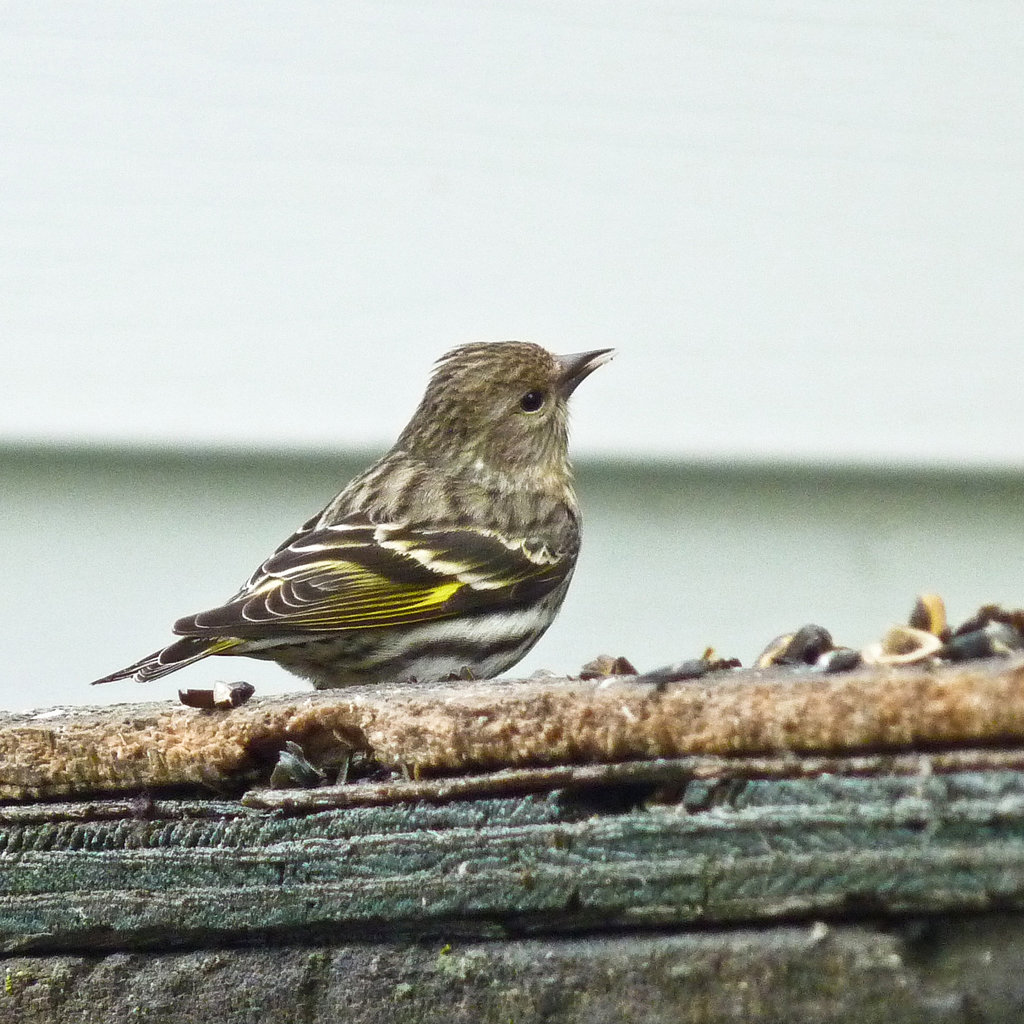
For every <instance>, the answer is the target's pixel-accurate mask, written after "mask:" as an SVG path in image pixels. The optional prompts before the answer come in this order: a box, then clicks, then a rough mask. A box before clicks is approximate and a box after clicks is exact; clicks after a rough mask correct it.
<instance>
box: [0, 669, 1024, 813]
mask: <svg viewBox="0 0 1024 1024" xmlns="http://www.w3.org/2000/svg"><path fill="white" fill-rule="evenodd" d="M285 740H294V741H296V742H298V743H300V744H301V745H302V746H303V748H304V749H305V750H306V751H307V753H308V754H309V755H310V756H311V757H312V758H313V759H317V758H324V757H329V756H337V755H338V754H340V753H342V752H343V751H344V750H346V749H356V750H360V751H363V752H365V753H367V754H368V755H370V756H371V757H372V758H374V759H375V760H376V761H378V762H380V763H381V764H384V765H388V766H393V767H401V766H411V767H412V768H413V769H414V772H415V773H418V774H421V775H422V774H457V773H462V772H469V771H479V770H482V769H483V770H486V769H494V768H503V767H517V766H518V767H522V766H536V765H557V764H587V763H595V762H599V763H607V762H617V761H626V760H631V759H638V758H658V757H678V756H683V755H689V754H713V755H730V756H731V755H757V754H766V753H779V752H798V753H806V754H822V753H829V754H834V753H857V752H863V751H866V750H874V751H879V750H889V751H896V750H900V749H906V748H914V747H922V746H923V747H929V746H935V745H956V744H965V743H966V744H979V743H987V744H998V743H1008V742H1016V743H1020V742H1022V741H1024V660H1022V659H1021V658H1020V657H1016V658H1014V659H1012V660H1009V659H1007V660H997V661H994V662H988V663H980V662H970V663H965V664H963V665H954V666H942V667H928V668H915V669H901V670H896V669H881V668H874V669H868V670H863V671H858V672H851V673H848V674H844V675H836V676H824V675H820V674H815V673H811V672H805V673H794V672H784V671H777V670H773V671H760V670H746V671H740V672H736V673H728V674H723V675H721V676H716V677H711V678H708V679H705V680H700V681H697V682H687V683H680V684H670V685H668V686H666V687H664V688H658V687H653V686H649V685H643V684H640V683H636V682H632V681H630V680H628V679H617V680H609V681H606V682H581V681H579V680H551V679H544V680H527V681H519V682H516V681H500V680H498V681H490V682H486V683H467V684H460V685H457V686H456V685H449V686H433V687H415V686H375V687H364V688H352V689H348V690H342V691H329V692H322V693H313V694H303V695H298V696H285V697H270V698H264V699H261V700H255V701H252V702H250V704H247V705H245V706H243V707H241V708H236V709H234V710H232V711H225V712H217V711H213V712H205V711H197V710H195V709H192V708H185V707H181V706H178V705H172V704H149V705H123V706H117V707H110V708H99V709H81V710H67V709H64V710H61V709H57V710H55V711H48V712H37V713H34V714H28V715H5V716H0V798H7V799H28V798H53V797H59V796H65V795H83V794H89V793H96V792H101V791H121V792H125V791H135V790H138V789H142V788H154V787H162V786H163V787H166V786H175V785H182V784H192V785H208V786H211V787H213V788H215V789H216V788H218V787H219V788H221V789H223V788H224V787H234V788H237V787H239V786H241V785H244V784H246V782H247V781H248V782H251V781H253V780H255V779H258V778H259V777H261V776H262V775H265V774H266V771H267V768H268V765H269V763H271V762H272V761H273V759H274V757H275V755H276V753H277V751H279V750H280V749H281V746H282V745H283V743H284V742H285Z"/></svg>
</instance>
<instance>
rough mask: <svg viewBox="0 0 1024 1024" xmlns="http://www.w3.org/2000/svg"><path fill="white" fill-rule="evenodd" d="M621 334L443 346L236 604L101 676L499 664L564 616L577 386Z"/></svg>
mask: <svg viewBox="0 0 1024 1024" xmlns="http://www.w3.org/2000/svg"><path fill="white" fill-rule="evenodd" d="M613 355H614V350H612V349H599V350H597V351H594V352H580V353H576V354H574V355H564V356H556V355H552V354H551V353H550V352H547V351H546V350H545V349H543V348H541V347H540V346H539V345H534V344H530V343H528V342H519V341H504V342H491V343H479V344H471V345H463V346H461V347H459V348H456V349H453V350H452V351H451V352H449V353H448V354H447V355H445V356H443V357H442V358H441V359H440V360H438V362H437V365H436V367H435V369H434V373H433V376H432V377H431V380H430V383H429V385H428V387H427V390H426V394H424V396H423V400H422V401H421V402H420V405H419V408H418V409H417V410H416V413H415V414H414V415H413V418H412V419H411V420H410V422H409V424H408V426H406V428H405V430H403V431H402V433H401V436H400V437H399V438H398V440H397V441H396V442H395V445H394V447H393V448H392V449H391V450H390V451H389V452H388V453H387V454H386V455H384V457H383V458H381V459H380V461H379V462H377V463H375V464H374V465H373V466H371V467H370V468H369V469H367V470H365V471H364V472H363V473H361V474H360V475H359V476H357V477H356V478H355V479H354V480H352V482H351V483H349V485H348V486H347V487H346V488H345V489H344V490H343V491H342V492H341V493H340V494H339V495H338V496H337V497H336V498H334V499H333V500H332V501H331V502H330V503H329V504H328V505H327V507H326V508H325V509H324V510H323V511H322V512H320V513H318V514H317V515H315V516H313V518H312V519H310V520H309V521H308V522H306V523H305V524H304V525H303V526H302V527H301V528H300V529H299V530H298V531H297V532H296V533H295V534H293V535H292V536H291V537H290V538H289V539H288V540H286V541H285V542H284V543H283V544H282V545H281V546H280V547H279V548H278V549H277V550H276V551H275V552H274V553H273V554H272V555H271V556H270V557H269V558H268V559H267V560H266V561H265V562H264V563H263V564H262V565H261V566H260V567H259V568H258V569H257V570H256V571H255V572H254V573H253V574H252V576H250V577H249V579H248V581H247V582H246V583H245V584H244V585H243V586H242V588H241V589H240V590H239V591H238V593H236V594H235V595H234V597H232V598H230V599H229V600H228V601H227V602H226V603H225V604H223V605H221V606H220V607H219V608H213V609H211V610H210V611H205V612H199V613H198V614H197V615H187V616H185V618H183V619H179V620H178V621H177V622H176V623H175V624H174V632H175V633H176V634H177V635H178V636H179V637H180V639H178V640H175V641H174V643H172V644H170V645H169V646H167V647H164V648H163V649H162V650H159V651H156V652H155V653H153V654H151V655H149V656H148V657H146V658H143V659H142V660H141V661H137V662H135V663H134V664H133V665H129V666H128V667H127V668H123V669H121V670H120V671H118V672H113V673H111V674H110V675H109V676H105V677H104V678H103V679H97V680H96V682H97V683H106V682H110V681H112V680H115V679H128V678H132V677H134V678H135V679H138V680H140V681H145V680H148V679H158V678H159V677H160V676H165V675H167V674H168V673H169V672H176V671H177V670H178V669H180V668H184V667H185V666H186V665H191V664H192V663H193V662H196V661H199V660H200V659H201V658H205V657H208V656H209V655H211V654H218V655H244V656H246V657H249V658H262V659H266V660H269V661H274V662H277V663H278V664H279V665H281V666H282V667H283V668H286V669H288V670H289V671H291V672H294V673H296V674H297V675H299V676H303V677H304V678H306V679H309V680H311V681H312V682H313V685H314V686H316V687H318V688H324V687H334V686H346V685H348V684H351V683H373V682H379V681H381V680H417V681H419V682H436V681H440V680H444V679H449V678H453V677H469V678H474V679H488V678H490V677H491V676H495V675H498V674H499V673H500V672H504V671H505V669H507V668H509V667H511V666H512V665H514V664H515V663H516V662H517V661H519V660H520V659H521V658H522V657H523V655H525V654H526V652H527V651H529V650H530V648H531V647H533V645H534V644H535V643H536V642H537V640H538V639H539V638H540V636H541V634H543V632H544V631H545V630H546V629H547V628H548V626H550V625H551V622H552V620H553V619H554V617H555V615H556V614H557V612H558V609H559V607H560V606H561V604H562V599H563V598H564V597H565V593H566V590H567V589H568V587H569V581H570V580H571V578H572V574H573V569H574V568H575V565H576V557H577V555H578V553H579V547H580V514H579V506H578V505H577V502H576V495H575V493H574V491H573V486H572V471H571V468H570V466H569V459H568V401H569V396H570V395H571V394H572V393H573V391H574V390H575V388H576V386H577V385H578V384H579V383H580V382H581V381H582V380H583V379H584V378H585V377H586V376H587V375H588V374H590V373H591V372H592V371H593V370H595V369H597V367H599V366H601V365H602V364H603V363H606V362H607V361H608V360H609V359H610V358H611V357H612V356H613Z"/></svg>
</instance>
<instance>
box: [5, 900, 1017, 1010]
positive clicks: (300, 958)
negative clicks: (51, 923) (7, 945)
mask: <svg viewBox="0 0 1024 1024" xmlns="http://www.w3.org/2000/svg"><path fill="white" fill-rule="evenodd" d="M1022 960H1024V915H1007V914H988V915H981V916H974V917H960V918H952V917H946V918H936V919H932V920H930V921H928V922H918V923H916V924H914V925H911V926H908V927H905V928H900V927H893V926H891V925H889V926H884V927H878V926H872V925H870V924H860V925H850V924H846V925H827V926H826V925H824V924H822V923H820V922H819V923H812V924H806V925H797V926H792V925H790V926H785V925H784V926H776V927H767V928H761V929H757V930H753V929H747V928H737V929H723V930H717V931H703V932H700V933H695V934H689V935H647V936H645V935H634V936H631V937H629V938H622V937H591V938H587V939H573V938H568V937H565V938H561V937H545V938H536V939H532V938H531V939H520V940H507V941H502V942H462V941H459V940H458V939H454V940H449V939H448V938H443V937H442V938H438V939H436V940H434V941H432V942H421V943H403V942H396V943H379V942H374V943H351V942H350V943H328V944H323V945H317V946H302V945H292V946H281V947H276V948H272V949H266V948H241V949H231V950H227V949H219V950H202V951H198V952H186V953H176V954H175V953H162V954H159V953H145V954H131V955H126V954H113V955H109V956H96V955H93V956H66V955H65V956H50V957H37V956H22V957H10V958H8V959H6V960H4V961H3V963H2V965H0V970H2V972H3V985H2V986H0V1022H2V1024H6V1022H12V1024H13V1022H18V1024H111V1022H115V1021H130V1020H159V1021H160V1022H161V1024H194V1022H195V1021H217V1022H218V1024H267V1022H270V1021H273V1022H274V1024H337V1022H339V1021H344V1022H346V1024H423V1022H424V1021H444V1022H445V1024H510V1022H513V1024H528V1022H536V1021H544V1022H546V1024H600V1022H609V1024H610V1022H614V1024H759V1022H772V1024H774V1022H777V1021H800V1022H801V1024H962V1022H964V1021H970V1022H972V1024H983V1022H986V1021H993V1022H1011V1021H1018V1020H1020V1019H1021V1014H1022V1010H1024V997H1022V994H1021V987H1020V963H1021V961H1022Z"/></svg>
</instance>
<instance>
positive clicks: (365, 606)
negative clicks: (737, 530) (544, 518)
mask: <svg viewBox="0 0 1024 1024" xmlns="http://www.w3.org/2000/svg"><path fill="white" fill-rule="evenodd" d="M575 560H576V559H575V548H574V546H570V547H569V548H567V549H566V550H552V549H551V547H549V546H548V545H547V544H546V543H544V542H543V541H542V540H540V539H538V538H526V539H522V538H520V539H518V540H513V539H511V538H508V537H503V536H500V535H498V534H496V533H493V532H489V531H486V530H478V529H472V528H468V527H430V526H424V525H422V524H419V525H405V524H382V525H381V524H374V523H370V522H367V521H365V520H362V521H358V520H355V521H354V520H352V519H349V520H346V521H345V522H342V523H338V524H336V525H333V526H327V527H322V528H319V529H312V530H309V531H308V532H305V533H303V532H301V531H300V533H298V534H297V535H296V536H295V537H293V538H292V539H291V540H290V541H289V542H288V543H287V544H286V545H283V546H282V547H281V548H280V549H279V550H278V551H276V552H275V553H274V554H273V555H271V556H270V558H268V559H267V561H266V562H264V563H263V565H262V567H261V568H260V570H259V571H257V572H256V573H255V574H254V575H253V576H252V578H251V579H250V580H249V582H248V583H247V584H246V585H245V586H244V587H243V588H242V590H240V591H239V593H238V594H236V595H235V597H233V598H232V599H231V600H230V601H228V602H227V603H226V604H224V605H223V606H221V607H220V608H214V609H211V610H210V611H205V612H199V613H198V614H197V615H190V616H186V617H185V618H183V619H179V620H178V621H177V622H176V623H175V624H174V631H175V633H178V634H179V635H182V636H192V637H213V636H220V637H238V638H240V639H247V640H248V639H260V638H264V637H274V636H282V635H294V634H300V635H304V634H310V633H312V634H316V633H335V632H338V631H341V630H351V629H364V628H367V627H374V626H401V625H405V624H410V623H416V622H426V621H429V620H432V619H442V618H448V617H451V616H455V615H464V614H472V613H473V612H474V611H482V610H485V609H494V608H497V607H514V606H516V605H522V604H528V603H530V602H532V601H534V600H536V599H538V598H540V597H541V596H543V595H544V594H546V593H548V592H550V591H552V590H554V589H555V588H556V587H558V586H559V585H560V584H561V583H563V582H564V581H565V580H566V579H567V578H568V576H569V574H570V573H571V572H572V569H573V565H574V563H575Z"/></svg>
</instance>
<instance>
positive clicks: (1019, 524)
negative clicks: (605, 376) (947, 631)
mask: <svg viewBox="0 0 1024 1024" xmlns="http://www.w3.org/2000/svg"><path fill="white" fill-rule="evenodd" d="M371 457H372V453H365V454H362V455H360V456H359V457H354V456H351V457H340V456H311V455H303V456H299V455H285V454H276V455H275V454H269V453H266V452H261V453H252V454H245V453H241V452H233V453H224V452H221V453H210V452H206V453H202V452H193V453H186V452H182V451H177V452H172V451H156V450H141V449H134V450H127V449H126V450H109V449H108V450H102V449H54V448H40V447H24V446H21V447H14V446H8V447H6V448H3V449H0V478H2V479H3V481H4V488H3V492H2V495H0V511H2V515H3V523H4V545H5V558H4V566H5V571H4V575H3V579H2V583H0V612H2V619H3V622H4V637H5V644H4V650H5V659H4V672H3V678H2V680H0V703H2V705H3V706H4V707H7V708H24V707H29V706H45V705H49V704H57V703H64V702H67V703H89V702H100V703H105V702H108V701H119V700H139V699H149V698H154V699H158V698H164V697H173V696H174V695H175V694H176V691H177V689H178V687H179V686H181V687H188V686H206V685H209V684H210V683H211V682H212V681H213V680H216V679H229V680H230V679H249V680H250V681H252V682H254V683H256V684H257V685H258V686H259V689H260V691H261V692H264V693H269V692H278V691H284V690H289V689H296V688H302V687H303V686H304V685H305V684H303V683H302V682H300V681H299V680H297V679H295V678H294V677H291V676H289V675H288V674H287V673H285V672H283V671H282V670H280V669H278V668H276V667H275V666H272V665H265V664H262V663H259V662H255V661H251V660H248V659H237V660H230V659H226V658H218V659H209V660H207V661H205V662H202V663H200V664H198V665H195V666H192V667H191V668H189V669H185V670H183V671H182V672H180V673H178V674H176V675H173V676H170V677H167V678H166V679H163V680H158V681H157V682H154V683H150V684H147V685H146V686H144V687H142V686H140V685H139V684H135V683H114V684H109V685H107V686H105V687H102V688H89V687H88V686H86V685H85V684H86V683H88V682H89V680H91V679H93V678H96V677H97V676H100V675H102V674H105V673H107V672H109V671H112V670H113V669H115V668H119V667H120V666H121V665H123V664H127V663H128V662H129V661H132V660H134V659H136V658H138V657H141V656H142V655H144V654H146V653H148V652H149V651H150V650H153V649H155V648H156V647H159V646H160V645H161V644H163V643H164V642H165V641H166V640H168V639H169V638H170V635H171V634H170V632H169V627H170V625H171V623H172V622H173V621H174V619H176V618H177V617H178V616H180V615H183V614H186V613H189V612H193V611H198V610H199V609H201V608H205V607H209V606H212V605H214V604H216V603H219V602H220V601H221V600H223V599H224V598H226V597H228V596H230V594H231V593H232V592H233V591H234V590H235V589H236V587H237V586H238V585H240V584H241V582H242V581H243V580H244V579H245V578H246V577H247V576H248V574H249V573H250V572H251V570H252V569H254V568H255V567H256V565H257V564H258V563H259V562H260V561H262V559H263V558H264V557H265V556H266V555H267V554H269V553H270V551H271V550H272V549H273V548H274V547H275V546H276V545H277V544H278V543H279V542H280V541H281V540H283V539H284V538H285V537H286V536H287V535H288V534H289V533H290V532H291V530H292V529H293V528H294V527H295V526H297V525H298V524H299V523H300V522H301V521H302V520H304V519H305V518H306V517H307V516H308V515H310V514H311V513H313V512H314V511H316V510H317V509H318V508H319V507H320V506H321V505H322V504H324V503H325V502H326V501H327V499H328V498H330V497H331V496H332V495H333V494H334V492H335V491H336V490H337V489H338V488H339V487H340V485H341V484H342V483H343V482H344V481H345V480H346V479H347V478H348V477H349V476H350V475H352V474H354V473H355V472H356V471H357V470H358V469H360V468H361V467H362V466H363V465H365V464H366V462H368V461H369V460H370V458H371ZM577 469H578V471H577V478H578V485H579V492H580V499H581V502H582V504H583V511H584V524H585V531H584V546H583V553H582V556H581V559H580V564H579V568H578V570H577V573H576V577H575V579H574V581H573V585H572V588H571V589H570V591H569V596H568V598H567V600H566V603H565V606H564V608H563V610H562V613H561V615H560V616H559V618H558V619H557V620H556V622H555V624H554V625H553V626H552V627H551V629H550V630H549V631H548V633H547V634H546V635H545V637H544V638H543V639H542V640H541V641H540V643H539V644H538V645H537V647H536V648H535V649H534V650H533V651H532V652H531V653H530V654H529V655H528V656H527V658H526V660H524V661H523V662H522V663H521V665H520V667H519V668H518V669H517V670H516V674H520V673H524V674H528V673H530V672H532V671H534V670H536V669H539V668H546V669H552V670H554V671H557V672H575V671H576V670H578V669H579V667H580V666H581V665H582V664H583V663H584V662H585V661H587V660H589V659H590V658H592V657H593V656H595V655H596V654H599V653H609V654H615V655H619V654H622V655H625V656H627V657H629V658H630V659H631V660H632V661H633V662H634V664H636V665H637V666H638V667H639V668H641V669H646V668H653V667H655V666H657V665H659V664H663V663H666V662H669V661H674V660H678V659H681V658H684V657H692V656H696V655H698V654H700V653H701V651H702V650H703V649H704V647H705V646H707V645H712V646H714V647H715V648H716V649H717V650H718V652H719V653H720V654H721V655H723V656H730V657H731V656H735V657H739V658H741V659H742V660H743V661H744V663H746V664H749V663H750V661H751V660H752V659H753V657H754V656H755V655H756V653H757V652H758V651H759V650H760V648H761V647H762V646H764V644H766V643H767V642H768V641H769V640H770V639H771V638H772V637H773V636H774V635H775V634H777V633H780V632H782V631H784V630H786V629H789V628H795V627H797V626H799V625H802V624H804V623H805V622H809V621H814V622H818V623H820V624H821V625H824V626H826V627H828V628H829V629H830V630H832V631H833V633H834V635H835V637H836V639H837V640H838V641H840V642H842V643H846V644H850V645H853V646H859V645H863V644H865V643H868V642H870V641H873V640H875V639H876V638H877V637H878V636H879V635H880V633H881V631H882V630H883V629H884V628H885V627H886V626H887V625H888V624H890V623H891V622H894V621H902V620H903V619H904V618H905V616H906V615H907V613H908V612H909V610H910V607H911V605H912V603H913V600H914V596H915V593H916V592H917V591H919V590H934V591H938V592H939V593H941V594H942V595H943V596H944V597H945V598H946V601H947V604H948V606H949V609H950V613H951V616H952V617H954V618H957V617H959V618H965V617H966V616H967V615H968V614H969V613H970V612H972V611H973V610H974V609H975V607H976V606H977V605H979V604H981V603H984V602H988V601H992V600H999V601H1004V602H1007V603H1009V604H1017V605H1019V604H1020V603H1021V599H1022V595H1024V587H1022V580H1024V548H1022V545H1021V537H1022V536H1024V479H1022V477H1021V476H1020V475H1019V474H1013V473H1002V474H1000V473H995V472H984V473H979V472H975V473H969V472H956V473H953V472H941V471H934V470H932V471H917V472H914V471H908V470H901V471H898V472H897V471H893V472H877V471H869V470H864V469H847V470H839V469H826V468H813V467H803V468H800V467H791V468H785V467H778V466H776V467H774V468H764V467H740V466H724V465H719V466H703V467H701V466H692V465H691V466H684V465H669V464H657V463H651V462H637V463H626V462H622V461H610V460H595V459H589V460H583V461H582V462H580V464H579V465H578V467H577Z"/></svg>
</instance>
